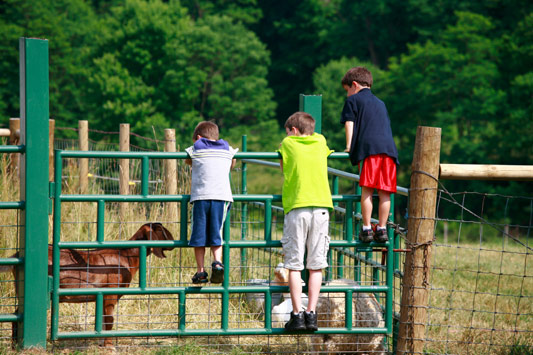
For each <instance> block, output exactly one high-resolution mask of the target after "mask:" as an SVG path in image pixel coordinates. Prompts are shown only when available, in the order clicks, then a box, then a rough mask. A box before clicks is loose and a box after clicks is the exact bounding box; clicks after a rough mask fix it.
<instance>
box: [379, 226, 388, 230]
mask: <svg viewBox="0 0 533 355" xmlns="http://www.w3.org/2000/svg"><path fill="white" fill-rule="evenodd" d="M378 229H379V230H385V229H387V227H380V226H378Z"/></svg>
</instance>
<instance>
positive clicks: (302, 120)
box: [285, 112, 315, 134]
mask: <svg viewBox="0 0 533 355" xmlns="http://www.w3.org/2000/svg"><path fill="white" fill-rule="evenodd" d="M292 127H296V128H298V130H299V131H300V133H302V134H313V132H314V131H315V119H314V118H313V116H311V115H310V114H308V113H307V112H295V113H293V114H292V115H291V116H290V117H289V118H288V119H287V122H285V128H288V129H289V130H290V129H292Z"/></svg>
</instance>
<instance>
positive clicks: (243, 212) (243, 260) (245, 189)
mask: <svg viewBox="0 0 533 355" xmlns="http://www.w3.org/2000/svg"><path fill="white" fill-rule="evenodd" d="M247 150H248V145H247V141H246V136H245V135H244V136H242V151H243V152H246V151H247ZM246 170H247V165H246V163H245V162H244V161H242V170H241V193H242V194H243V195H246V194H247V193H248V187H247V185H248V182H247V180H246V179H247V176H246V173H247V171H246ZM247 219H248V204H247V203H246V202H241V220H242V222H241V240H246V235H247V234H248V223H247ZM246 264H247V260H246V248H242V249H241V280H243V281H244V280H246V279H247V278H248V277H247V267H246Z"/></svg>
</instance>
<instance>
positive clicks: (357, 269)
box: [354, 183, 363, 283]
mask: <svg viewBox="0 0 533 355" xmlns="http://www.w3.org/2000/svg"><path fill="white" fill-rule="evenodd" d="M355 194H356V195H357V196H359V199H358V200H357V202H356V203H355V213H356V214H359V215H361V186H359V184H357V183H356V184H355ZM362 223H363V222H362V221H358V222H356V223H355V236H356V237H357V238H359V232H360V230H361V225H362ZM357 255H361V254H360V253H359V251H357ZM354 267H355V270H354V272H355V281H356V282H357V283H361V267H362V264H361V261H360V260H359V259H358V258H356V259H355V265H354Z"/></svg>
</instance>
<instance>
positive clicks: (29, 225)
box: [17, 38, 61, 348]
mask: <svg viewBox="0 0 533 355" xmlns="http://www.w3.org/2000/svg"><path fill="white" fill-rule="evenodd" d="M19 44H20V117H21V130H20V132H21V135H20V136H21V137H20V140H21V144H22V145H24V146H25V151H24V153H23V154H22V157H21V179H20V195H21V200H23V201H25V208H24V210H23V211H22V225H23V227H22V228H21V234H20V247H21V250H20V254H21V257H23V258H24V268H23V270H21V268H19V269H18V278H19V279H20V280H24V282H21V283H17V287H18V295H19V297H20V301H19V310H20V311H21V312H22V314H23V317H24V318H23V320H22V322H19V334H18V341H19V344H20V345H21V346H22V348H29V347H40V348H46V325H47V324H46V318H47V317H46V310H47V305H48V201H49V200H48V189H47V188H45V186H48V149H47V148H48V146H49V145H48V144H49V142H48V131H49V128H48V117H49V106H48V105H49V92H48V41H47V40H42V39H35V38H20V41H19ZM44 147H46V148H44ZM58 184H61V181H58ZM21 330H22V331H21Z"/></svg>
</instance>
